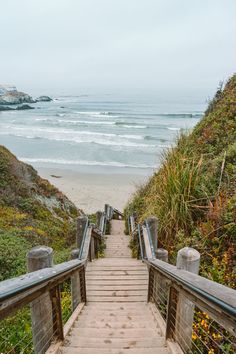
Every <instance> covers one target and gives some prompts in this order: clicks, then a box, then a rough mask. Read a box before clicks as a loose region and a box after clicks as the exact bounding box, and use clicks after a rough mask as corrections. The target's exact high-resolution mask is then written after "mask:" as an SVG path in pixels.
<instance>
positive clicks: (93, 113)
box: [75, 111, 120, 118]
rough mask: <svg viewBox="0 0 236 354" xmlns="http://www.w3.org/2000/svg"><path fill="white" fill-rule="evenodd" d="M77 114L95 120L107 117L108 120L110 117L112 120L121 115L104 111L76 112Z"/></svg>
mask: <svg viewBox="0 0 236 354" xmlns="http://www.w3.org/2000/svg"><path fill="white" fill-rule="evenodd" d="M75 113H76V114H82V115H86V116H89V117H95V118H101V117H103V118H104V117H105V118H108V117H109V116H110V117H112V118H119V117H120V114H114V113H112V112H106V111H105V112H104V111H75Z"/></svg>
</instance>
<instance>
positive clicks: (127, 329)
mask: <svg viewBox="0 0 236 354" xmlns="http://www.w3.org/2000/svg"><path fill="white" fill-rule="evenodd" d="M123 229H124V223H123V221H118V220H113V221H112V223H111V235H108V236H107V241H106V245H107V248H106V251H105V258H103V259H98V260H95V261H94V262H92V263H90V264H89V265H88V267H87V270H86V284H87V305H86V306H85V307H84V308H83V310H82V312H81V313H80V315H79V316H78V318H77V320H76V321H75V323H74V325H73V327H72V329H71V331H70V333H69V335H68V336H67V337H66V339H65V341H64V346H63V347H61V349H60V352H61V353H65V354H70V353H71V354H75V353H78V354H108V353H109V354H126V353H129V354H155V353H159V354H167V353H169V352H168V350H167V348H166V347H165V339H164V337H163V335H162V333H161V330H160V328H159V326H158V323H157V321H156V319H155V317H154V315H153V313H152V309H151V305H149V304H147V302H146V301H147V288H148V271H147V268H146V265H144V264H143V263H142V262H141V261H138V260H135V259H132V258H131V253H130V249H129V248H128V244H129V236H126V235H124V232H123Z"/></svg>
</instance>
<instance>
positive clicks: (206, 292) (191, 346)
mask: <svg viewBox="0 0 236 354" xmlns="http://www.w3.org/2000/svg"><path fill="white" fill-rule="evenodd" d="M128 225H129V231H130V234H131V235H132V238H133V239H136V243H137V247H138V258H141V259H142V260H143V261H144V262H146V263H147V265H148V268H149V289H148V301H149V302H151V303H153V304H155V309H156V310H158V311H156V315H157V316H158V317H159V320H161V322H162V326H163V331H164V332H165V333H166V339H167V341H168V343H175V345H177V346H179V349H181V350H182V351H183V352H184V353H204V354H205V353H206V354H216V353H217V354H219V353H228V354H229V353H232V354H233V353H235V352H236V291H235V290H233V289H231V288H228V287H226V286H224V285H221V284H218V283H216V282H214V281H211V280H208V279H206V278H204V277H201V276H199V275H198V274H197V273H198V270H199V263H200V254H199V253H198V252H197V251H196V250H195V249H192V248H188V247H185V248H184V249H182V250H180V251H179V252H178V256H177V265H176V266H174V265H171V264H168V252H167V251H166V250H164V249H159V248H157V242H158V235H157V229H158V220H157V219H156V218H149V219H147V220H146V221H145V223H144V224H143V225H139V224H136V223H135V217H134V216H131V217H129V221H128ZM158 258H159V259H158Z"/></svg>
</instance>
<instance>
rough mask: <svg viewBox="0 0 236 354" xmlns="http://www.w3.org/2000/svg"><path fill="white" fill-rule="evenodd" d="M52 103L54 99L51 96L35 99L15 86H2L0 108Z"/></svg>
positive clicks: (0, 88) (0, 86)
mask: <svg viewBox="0 0 236 354" xmlns="http://www.w3.org/2000/svg"><path fill="white" fill-rule="evenodd" d="M50 101H52V98H51V97H49V96H39V97H38V98H36V99H34V98H33V97H32V96H30V95H29V94H27V93H25V92H21V91H18V90H17V88H16V87H15V86H12V85H0V106H2V105H17V104H24V103H36V102H50Z"/></svg>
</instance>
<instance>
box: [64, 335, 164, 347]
mask: <svg viewBox="0 0 236 354" xmlns="http://www.w3.org/2000/svg"><path fill="white" fill-rule="evenodd" d="M67 345H68V346H70V347H80V348H86V347H88V339H87V338H83V337H78V336H73V335H71V336H70V337H69V339H68V344H67ZM163 346H165V340H164V338H158V337H157V338H153V337H152V338H141V339H140V338H136V337H135V338H132V337H130V338H111V339H109V338H90V339H89V347H90V348H112V349H113V348H155V347H157V348H159V347H163Z"/></svg>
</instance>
